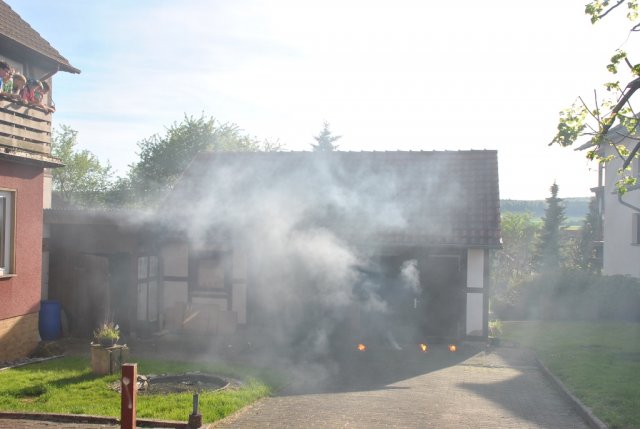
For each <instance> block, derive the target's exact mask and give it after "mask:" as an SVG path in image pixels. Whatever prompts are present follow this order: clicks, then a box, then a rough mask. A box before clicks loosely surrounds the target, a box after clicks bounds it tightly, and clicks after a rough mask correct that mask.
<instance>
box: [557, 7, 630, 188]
mask: <svg viewBox="0 0 640 429" xmlns="http://www.w3.org/2000/svg"><path fill="white" fill-rule="evenodd" d="M638 1H639V0H614V1H611V0H592V1H591V2H589V3H588V4H587V5H586V7H585V13H586V14H587V15H588V16H589V17H590V19H591V23H592V24H596V23H597V22H599V21H600V20H601V19H603V18H604V17H606V16H607V15H609V14H610V13H612V12H614V11H616V10H618V11H619V10H622V9H624V7H626V11H627V14H626V15H627V18H628V19H629V21H630V29H629V30H630V34H629V36H627V37H630V36H631V35H633V33H635V32H638V31H640V23H638V21H639V14H638ZM619 8H621V9H619ZM621 38H623V36H622V35H621ZM607 70H608V71H609V72H610V73H611V74H613V75H615V76H614V78H613V79H614V80H612V81H611V82H607V83H605V84H604V88H605V90H606V91H605V93H604V96H603V95H602V93H600V94H598V93H597V92H595V97H594V101H593V102H592V103H591V102H588V101H587V100H585V99H583V98H582V97H579V98H578V101H577V102H576V103H574V104H573V106H571V107H570V108H568V109H566V110H564V111H562V112H561V113H560V121H559V123H558V132H557V134H556V136H555V137H554V139H553V141H552V142H551V144H554V143H556V144H560V145H562V146H570V145H572V144H574V143H575V142H576V141H577V140H579V139H580V138H581V137H584V136H588V137H589V138H590V142H591V143H592V147H591V150H590V151H589V152H588V153H587V157H588V158H589V159H596V160H599V161H600V162H608V161H610V160H611V159H613V158H614V157H615V156H617V157H619V158H620V159H621V160H622V168H621V169H620V171H619V174H620V178H619V180H618V182H617V188H618V191H619V192H620V193H624V192H626V190H627V187H628V186H630V185H635V184H636V178H635V177H634V176H633V175H632V174H630V170H631V169H630V165H631V163H632V162H633V161H634V159H637V158H638V152H639V151H640V135H638V134H639V133H637V129H638V125H639V123H638V120H639V117H638V112H636V111H635V110H634V107H633V105H632V98H633V96H634V94H635V93H636V92H637V91H638V89H640V64H639V63H634V62H632V61H631V60H630V58H629V56H628V54H627V52H625V51H623V50H622V49H618V50H617V51H616V52H615V53H614V55H613V56H612V57H611V60H610V62H609V64H608V65H607ZM621 82H626V84H625V83H621ZM616 124H619V125H620V127H616V128H615V132H609V131H613V130H612V128H613V127H614V125H616ZM625 139H629V140H631V141H635V145H634V146H633V147H632V148H628V147H626V146H624V145H623V144H621V143H622V141H623V140H625ZM605 146H611V147H612V148H613V152H612V153H614V154H615V155H613V156H612V155H609V156H607V155H606V153H605V152H604V151H602V150H601V149H602V148H603V147H605Z"/></svg>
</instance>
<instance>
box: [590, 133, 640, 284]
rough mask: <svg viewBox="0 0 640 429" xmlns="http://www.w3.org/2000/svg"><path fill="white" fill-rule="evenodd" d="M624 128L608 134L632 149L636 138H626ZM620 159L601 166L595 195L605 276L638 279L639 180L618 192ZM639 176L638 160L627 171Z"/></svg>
mask: <svg viewBox="0 0 640 429" xmlns="http://www.w3.org/2000/svg"><path fill="white" fill-rule="evenodd" d="M626 134H627V132H626V130H625V129H623V128H622V127H620V126H618V127H614V128H612V129H611V130H610V131H609V136H610V138H612V139H615V142H616V144H623V145H625V146H626V147H628V149H629V150H632V149H633V148H634V146H635V145H636V144H637V140H636V139H631V138H627V137H625V135H626ZM603 151H604V154H605V156H609V155H614V154H613V148H611V147H609V146H607V147H604V148H603ZM622 165H623V160H622V159H620V158H619V157H618V156H613V158H612V159H611V161H609V162H607V163H606V165H604V166H603V167H602V170H601V174H600V177H601V179H600V183H599V186H598V188H596V195H597V196H598V198H599V201H600V207H601V211H602V217H603V224H602V225H603V238H604V240H603V268H602V272H603V274H606V275H617V274H619V275H629V276H633V277H636V278H640V264H638V261H639V260H640V181H638V182H637V184H636V185H632V186H628V187H627V192H626V193H624V194H623V195H620V194H619V193H618V192H617V188H616V182H617V181H618V180H619V179H620V175H619V173H618V171H619V170H620V169H621V168H622ZM629 173H630V174H631V175H633V176H634V177H635V178H636V179H640V171H639V167H638V162H637V160H634V161H633V162H632V164H631V171H630V172H629Z"/></svg>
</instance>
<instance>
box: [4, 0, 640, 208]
mask: <svg viewBox="0 0 640 429" xmlns="http://www.w3.org/2000/svg"><path fill="white" fill-rule="evenodd" d="M7 1H8V3H9V5H10V6H11V7H12V8H13V9H14V10H15V11H16V12H18V13H19V14H20V15H21V16H22V17H23V18H24V19H25V20H26V21H27V22H29V23H30V24H31V26H32V27H34V28H35V29H36V30H37V31H39V32H40V34H42V36H43V37H44V38H45V39H47V40H48V41H49V42H50V43H51V44H52V45H53V46H54V47H55V48H56V49H58V50H59V51H60V52H61V53H62V55H64V56H65V57H66V58H68V59H69V61H70V62H71V64H73V65H74V66H75V67H77V68H79V69H81V70H82V73H81V74H80V75H71V74H67V73H59V74H58V75H56V77H55V78H54V99H55V101H56V105H57V108H58V111H57V112H56V113H55V117H54V121H55V122H54V125H55V124H63V123H64V124H67V125H70V126H71V127H72V128H75V129H77V130H78V131H79V132H80V135H79V138H80V144H81V146H82V148H87V149H89V150H91V151H92V152H93V153H95V154H96V155H97V156H98V157H99V158H100V159H101V160H103V161H109V162H110V163H111V164H112V166H113V167H114V168H115V169H116V170H117V171H119V172H121V173H124V171H126V168H127V165H128V164H130V163H132V162H134V161H135V159H136V153H135V152H136V143H137V142H138V141H140V140H142V139H144V138H146V137H149V136H151V135H153V134H155V133H162V132H163V130H164V128H165V127H166V126H168V125H170V124H171V123H173V122H175V121H180V120H181V119H182V118H183V117H184V115H185V114H187V115H196V116H198V115H200V114H201V113H204V114H205V115H207V116H213V117H215V118H217V119H218V120H220V121H222V122H233V123H236V124H237V125H238V126H239V127H240V128H242V129H243V130H245V131H246V132H247V133H249V134H251V135H254V136H256V137H258V138H259V139H265V138H266V139H269V140H279V141H280V142H281V143H283V144H284V145H285V146H286V148H287V149H290V150H308V149H310V143H311V142H313V136H314V135H317V134H318V132H319V131H320V129H321V127H322V123H323V121H325V120H326V121H328V122H329V123H330V124H331V129H332V130H333V131H334V133H335V134H339V135H342V136H343V137H342V139H341V140H340V141H339V143H340V144H341V149H343V150H459V149H497V150H498V151H499V163H500V181H501V190H500V191H501V197H502V198H513V199H538V198H545V197H547V196H548V195H549V187H550V185H551V184H552V183H553V181H554V180H556V181H557V183H558V184H559V186H560V195H561V196H564V197H569V196H586V195H589V193H590V192H589V188H590V187H592V186H594V185H595V176H594V172H593V170H594V168H595V165H590V164H589V163H588V162H587V161H586V160H585V159H584V156H583V155H582V154H579V153H575V152H574V151H572V150H571V149H562V148H558V147H548V146H547V143H548V142H549V141H550V140H551V138H552V137H553V135H554V130H555V126H556V124H557V118H558V112H559V111H560V110H561V109H563V108H565V107H568V106H569V105H570V104H571V103H572V102H573V101H574V100H575V99H576V96H578V95H586V96H588V97H591V95H590V94H592V90H593V88H595V87H598V86H599V85H600V84H601V83H602V82H605V81H606V80H607V79H608V76H607V74H606V70H605V65H606V62H607V59H608V58H609V57H610V56H611V54H612V52H613V51H614V50H615V49H616V48H617V47H619V46H621V45H622V44H623V43H624V42H625V38H626V33H625V32H624V27H622V26H620V25H619V24H620V23H619V22H618V23H617V25H616V22H615V21H614V20H612V21H611V22H607V21H605V22H602V23H601V24H599V25H598V26H595V27H594V26H592V25H591V24H590V23H589V22H588V19H587V18H586V16H584V15H583V9H584V2H585V0H579V1H575V0H565V1H562V2H558V1H553V0H540V1H536V2H516V1H513V0H495V1H493V2H477V1H472V0H460V1H456V2H425V1H410V0H398V1H360V0H354V1H349V2H345V1H334V0H326V1H322V2H301V1H293V0H274V1H270V2H258V1H253V0H239V1H233V2H224V1H206V0H182V1H180V2H176V1H172V2H170V1H163V0H160V1H155V0H154V1H151V0H142V1H135V2H131V1H125V0H109V1H104V2H87V1H85V0H65V1H60V2H52V1H50V0H19V1H18V0H7ZM629 43H631V42H627V45H628V44H629ZM627 45H625V48H626V49H627V50H630V48H629V46H627Z"/></svg>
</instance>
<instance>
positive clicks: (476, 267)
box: [50, 151, 500, 350]
mask: <svg viewBox="0 0 640 429" xmlns="http://www.w3.org/2000/svg"><path fill="white" fill-rule="evenodd" d="M499 220H500V213H499V194H498V165H497V153H496V152H495V151H446V152H324V153H323V152H267V153H264V152H260V153H202V154H200V155H199V156H198V157H197V158H196V159H195V160H194V161H193V162H192V163H191V165H190V167H189V168H188V169H187V171H186V172H185V173H184V175H183V177H182V178H181V180H180V181H179V182H178V184H177V185H176V186H175V188H174V190H173V191H172V193H171V194H170V195H168V196H167V198H166V199H165V200H164V201H163V202H162V203H161V204H160V205H159V208H158V211H157V213H156V214H155V216H153V220H152V221H150V220H149V219H147V220H146V221H145V222H146V223H147V224H149V223H150V224H152V225H153V228H149V227H137V229H136V232H135V234H136V237H137V238H136V239H135V240H133V241H134V242H131V243H130V245H129V250H126V249H122V248H119V249H115V247H114V253H118V254H119V255H120V257H118V258H116V257H111V260H113V263H114V264H118V263H120V264H121V265H122V267H124V268H123V269H124V270H125V271H126V273H127V274H126V275H125V276H124V277H127V276H128V278H127V279H123V280H122V282H124V283H123V284H124V285H123V286H122V287H121V293H125V294H126V296H127V297H130V298H131V299H134V298H135V301H136V304H135V305H133V304H132V305H130V306H129V307H127V308H128V311H127V312H126V313H127V314H126V315H125V314H122V313H120V314H119V317H121V318H124V319H128V320H127V321H126V322H125V321H124V320H123V321H122V324H123V325H126V326H129V327H130V329H131V330H132V331H135V330H136V327H140V326H147V327H149V326H151V327H152V330H153V329H155V330H157V331H164V332H168V333H180V334H230V333H233V332H251V333H252V334H253V335H254V338H269V341H276V342H278V343H282V344H289V345H294V346H295V345H302V346H304V347H305V348H307V349H311V350H314V349H315V350H325V349H326V348H327V346H328V345H330V344H331V343H332V342H334V341H343V340H345V339H346V340H354V341H356V340H357V339H358V338H360V339H361V338H364V337H367V336H372V335H373V336H375V337H377V339H378V340H381V341H383V342H386V343H387V344H388V345H390V346H392V347H397V348H401V347H402V346H403V342H405V341H414V340H415V339H416V338H427V337H437V338H457V339H460V338H467V337H478V338H483V337H486V336H487V322H488V320H487V319H488V277H489V272H488V270H489V254H490V253H489V252H490V250H491V249H494V248H497V247H498V246H499V243H500V230H499V228H500V223H499ZM113 222H114V223H115V224H120V226H119V228H120V229H121V230H122V228H125V227H124V226H123V225H122V223H123V222H124V221H122V220H113ZM51 227H52V249H54V248H56V246H57V247H58V248H60V246H62V247H64V246H63V245H62V242H61V241H59V242H58V243H55V242H53V240H54V237H56V234H55V225H51ZM125 235H126V234H125ZM66 237H67V238H66V240H67V242H68V243H71V242H73V240H72V239H71V240H70V238H69V235H68V234H67V235H66ZM128 239H129V240H132V238H131V236H129V237H128ZM69 240H70V241H69ZM66 248H67V250H68V251H71V249H70V248H69V245H67V246H66ZM116 250H117V252H116ZM85 251H86V250H85ZM52 252H53V250H52ZM86 252H88V251H86ZM52 255H53V253H52ZM125 255H129V256H127V257H125ZM71 258H72V257H71ZM145 258H146V259H145ZM72 259H73V258H72ZM151 267H153V273H150V271H149V270H150V269H151ZM119 271H120V270H118V269H115V270H113V272H119ZM141 276H142V277H141ZM141 279H142V280H141ZM149 279H152V280H153V281H150V280H149ZM143 280H144V281H143ZM55 282H56V280H55V279H53V278H52V279H51V280H50V283H55ZM54 287H55V286H54ZM151 290H152V293H150V291H151ZM112 301H113V302H118V298H112ZM125 301H126V300H125ZM123 302H124V301H123ZM143 310H144V311H143ZM149 315H154V317H153V318H152V319H153V320H149ZM143 322H144V323H143ZM150 324H151V325H150Z"/></svg>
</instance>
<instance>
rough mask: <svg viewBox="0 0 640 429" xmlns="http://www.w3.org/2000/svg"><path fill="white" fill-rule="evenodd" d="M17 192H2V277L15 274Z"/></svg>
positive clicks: (0, 256) (0, 248) (0, 251)
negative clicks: (15, 209)
mask: <svg viewBox="0 0 640 429" xmlns="http://www.w3.org/2000/svg"><path fill="white" fill-rule="evenodd" d="M14 207H15V192H12V191H4V190H0V276H6V275H9V274H13V247H14V245H13V230H14V224H13V219H14V210H13V208H14Z"/></svg>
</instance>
